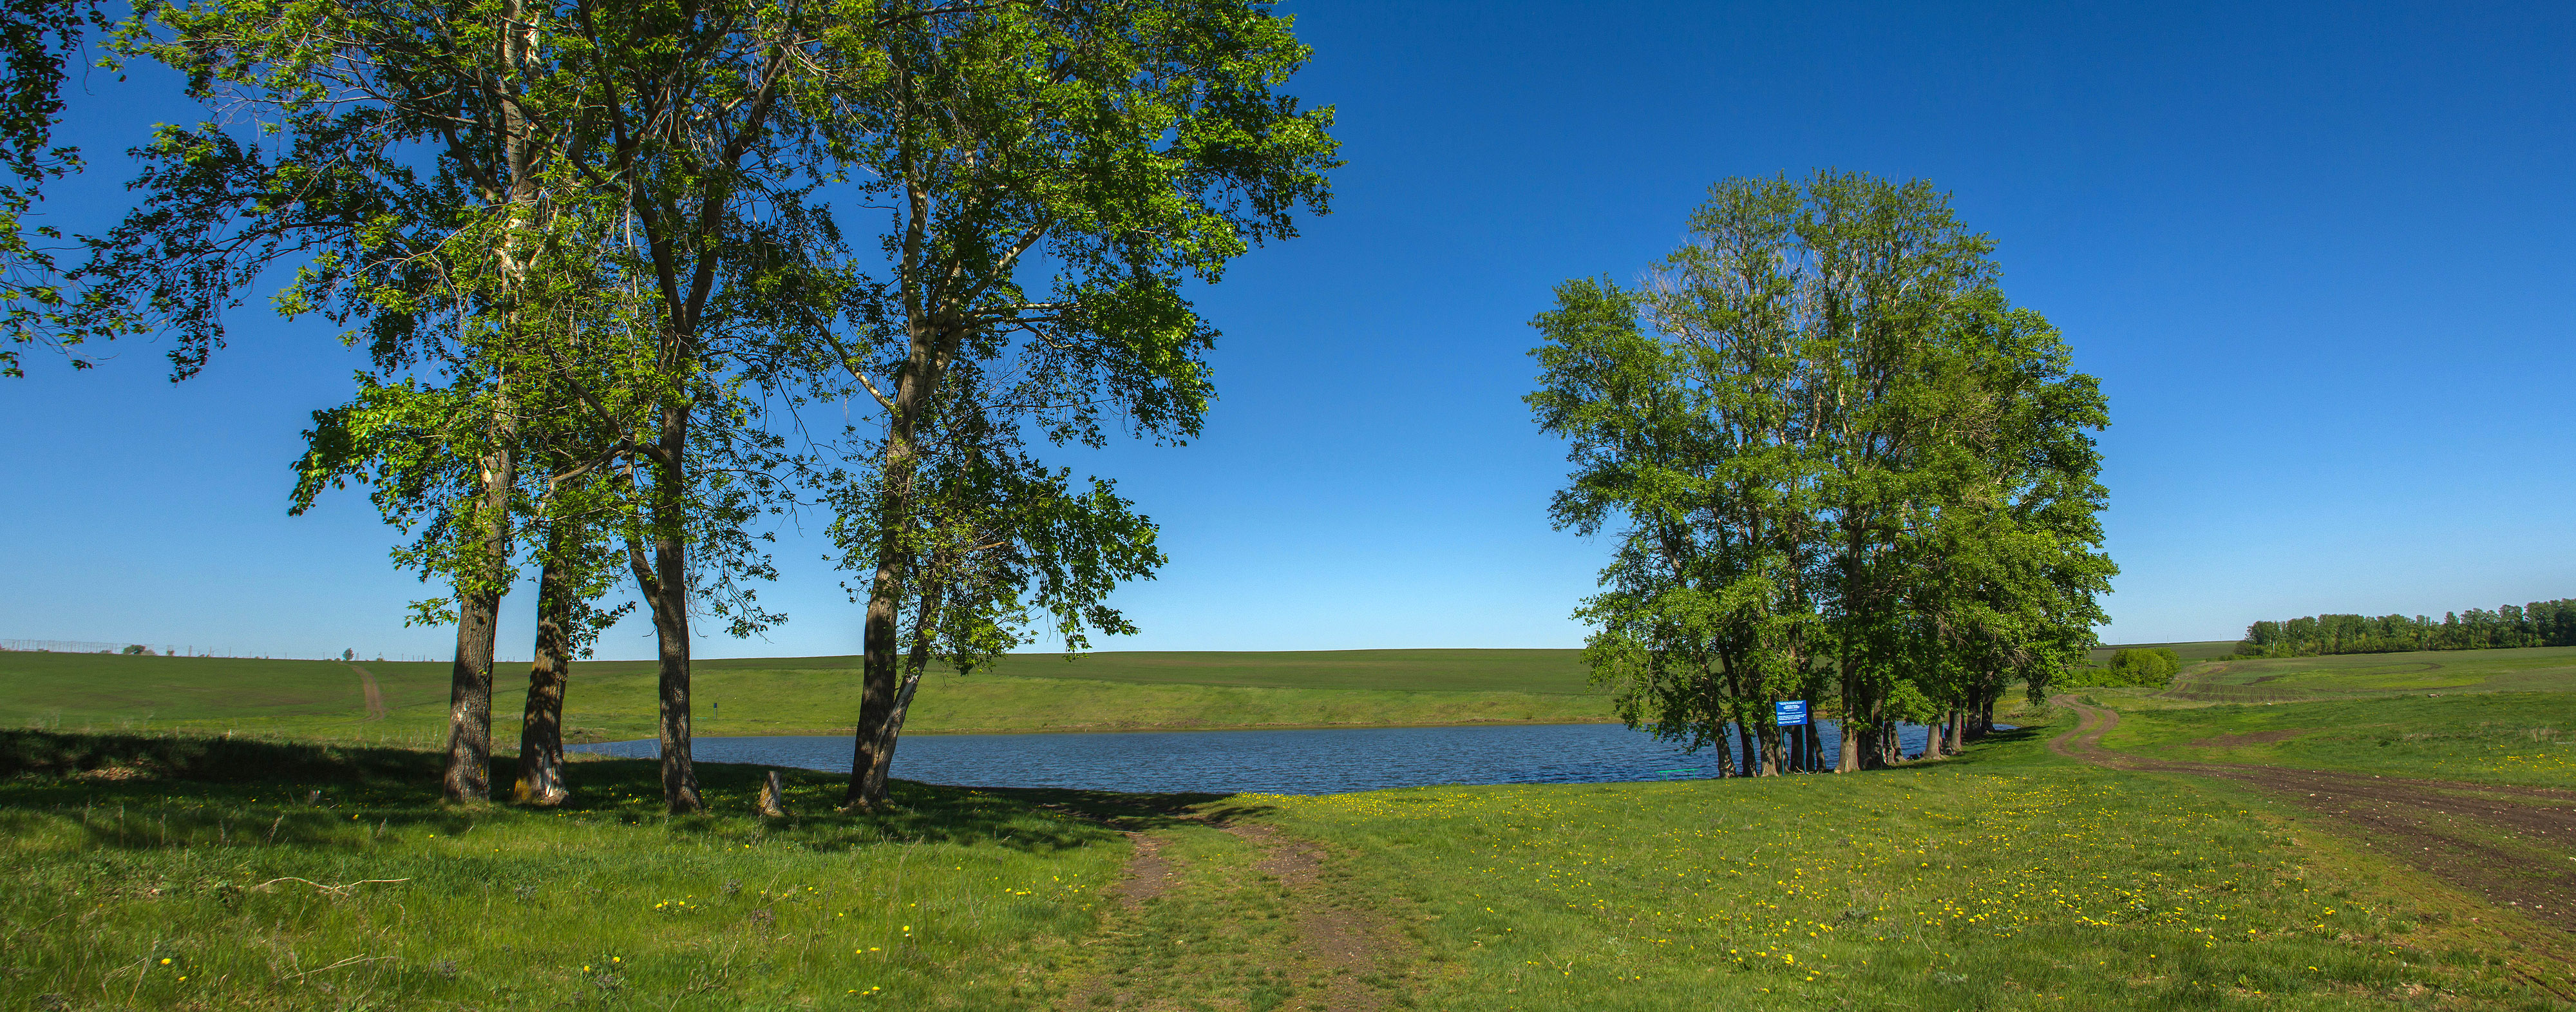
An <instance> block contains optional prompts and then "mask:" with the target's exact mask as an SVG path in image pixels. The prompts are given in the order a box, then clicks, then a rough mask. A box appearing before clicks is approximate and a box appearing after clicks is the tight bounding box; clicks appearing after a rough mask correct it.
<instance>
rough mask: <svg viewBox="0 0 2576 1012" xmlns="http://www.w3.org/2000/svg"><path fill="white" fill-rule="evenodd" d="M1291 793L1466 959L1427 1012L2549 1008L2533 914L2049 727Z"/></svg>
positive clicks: (1305, 826)
mask: <svg viewBox="0 0 2576 1012" xmlns="http://www.w3.org/2000/svg"><path fill="white" fill-rule="evenodd" d="M1276 805H1277V808H1278V814H1277V815H1276V816H1275V818H1277V819H1279V820H1280V821H1281V822H1282V823H1283V824H1284V825H1286V826H1288V827H1290V828H1291V829H1293V830H1294V831H1296V832H1298V833H1301V834H1308V835H1312V836H1314V837H1316V838H1319V839H1323V840H1326V841H1329V842H1331V843H1333V844H1336V845H1338V846H1340V847H1342V848H1345V849H1346V851H1347V852H1348V853H1351V854H1353V855H1354V858H1353V864H1354V865H1355V866H1356V867H1357V868H1359V869H1360V871H1359V881H1358V883H1357V884H1356V886H1355V887H1356V888H1357V889H1359V890H1360V891H1378V890H1383V891H1386V892H1388V893H1391V894H1393V895H1397V896H1401V897H1403V899H1404V908H1405V909H1406V910H1408V911H1411V912H1413V913H1414V922H1415V924H1416V925H1417V926H1418V935H1419V937H1420V938H1421V940H1422V944H1423V946H1424V948H1425V950H1426V953H1427V955H1428V957H1429V958H1431V959H1433V960H1435V961H1437V962H1441V963H1447V964H1450V965H1451V967H1452V968H1450V969H1447V970H1445V971H1444V972H1439V973H1435V974H1431V975H1429V979H1430V980H1431V982H1432V983H1431V984H1430V986H1429V988H1428V994H1427V995H1426V1000H1425V1004H1426V1005H1429V1006H1431V1007H1436V1008H1447V1009H1572V1008H1585V1009H1640V1010H1643V1009H1678V1008H1841V1007H1857V1008H1918V1009H1935V1008H1958V1009H1964V1008H2065V1009H2096V1008H2225V1007H2243V1008H2256V1007H2261V1008H2287V1009H2309V1008H2370V1007H2408V1006H2412V1005H2416V1004H2419V1002H2418V1001H2416V1000H2414V999H2417V998H2419V997H2427V996H2431V995H2434V994H2436V993H2439V994H2441V995H2442V996H2443V998H2442V1001H2443V1002H2445V1003H2446V1005H2447V1006H2449V1007H2527V1008H2543V1007H2555V1006H2554V1004H2553V1003H2552V1002H2551V1000H2549V999H2547V998H2546V996H2540V995H2532V994H2528V993H2526V992H2524V991H2523V990H2522V988H2521V986H2520V985H2518V984H2516V983H2514V982H2513V981H2512V980H2510V979H2509V978H2508V976H2507V975H2506V974H2505V973H2503V972H2502V971H2501V969H2500V961H2501V960H2502V958H2503V956H2504V954H2505V953H2508V952H2510V951H2511V950H2512V947H2513V945H2514V942H2513V936H2514V933H2515V932H2516V931H2518V930H2522V929H2525V928H2527V927H2529V926H2528V925H2523V924H2519V923H2517V922H2515V921H2514V920H2513V919H2512V915H2509V914H2505V915H2498V914H2497V913H2495V912H2493V911H2492V910H2491V908H2489V907H2487V905H2486V904H2483V903H2479V902H2476V901H2474V900H2468V899H2465V898H2463V897H2460V896H2459V895H2457V894H2455V893H2451V892H2449V891H2447V890H2445V889H2443V888H2441V887H2440V885H2439V884H2438V883H2433V882H2430V881H2428V880H2424V879H2421V878H2419V877H2417V876H2413V875H2411V874H2408V873H2406V872H2404V871H2402V870H2399V869H2395V868H2392V867H2390V866H2388V865H2387V864H2385V863H2383V862H2381V861H2379V860H2377V859H2375V858H2374V857H2372V856H2370V855H2366V854H2363V853H2360V852H2358V851H2357V850H2355V849H2354V848H2351V847H2350V846H2348V845H2346V844H2345V843H2344V842H2342V841H2340V840H2337V839H2334V838H2332V837H2328V836H2324V835H2321V834H2317V833H2313V832H2309V831H2306V830H2304V829H2301V828H2299V827H2297V826H2295V825H2294V824H2293V823H2291V822H2290V821H2288V820H2287V819H2286V818H2284V817H2283V816H2282V815H2281V814H2280V813H2277V812H2274V811H2272V810H2270V809H2269V807H2268V806H2266V805H2265V804H2264V803H2262V802H2261V801H2259V800H2256V799H2252V798H2249V797H2246V796H2242V795H2237V794H2234V793H2231V792H2228V791H2225V790H2223V789H2215V788H2208V787H2202V786H2197V785H2190V784H2186V783H2184V782H2180V781H2176V780H2171V779H2159V778H2153V777H2147V776H2141V775H2137V774H2130V773H2122V772H2117V771H2110V770H2101V769H2094V768H2090V767H2076V766H2072V765H2070V764H2068V763H2066V761H2064V760H2060V759H2056V758H2055V757H2052V756H2048V755H2046V754H2045V753H2043V752H2041V751H2040V750H2039V749H2038V747H2037V741H2036V736H2035V735H2029V734H2024V735H2022V736H2020V737H2019V738H2018V739H2017V740H2009V741H2004V742H1998V743H1996V744H1994V745H1991V746H1986V747H1983V748H1981V749H1980V750H1979V751H1978V753H1977V754H1976V755H1975V756H1973V757H1972V758H1969V759H1966V760H1953V761H1950V762H1947V763H1938V764H1932V765H1929V766H1924V767H1916V768H1907V769H1900V770H1893V771H1888V772H1884V773H1878V774H1870V775H1865V776H1854V777H1796V778H1787V779H1778V780H1763V781H1735V782H1726V783H1682V784H1622V785H1604V786H1590V787H1487V788H1430V789H1421V790H1407V791H1383V792H1375V793H1370V794H1356V795H1343V796H1338V797H1322V798H1296V799H1287V798H1283V799H1278V800H1277V801H1276ZM2480 915H2483V916H2484V920H2482V921H2481V920H2475V919H2473V918H2475V917H2478V916H2480ZM2499 916H2502V917H2503V918H2504V919H2503V920H2499V919H2498V917H2499ZM2543 930H2546V929H2543ZM2425 1004H2429V1002H2426V1003H2425Z"/></svg>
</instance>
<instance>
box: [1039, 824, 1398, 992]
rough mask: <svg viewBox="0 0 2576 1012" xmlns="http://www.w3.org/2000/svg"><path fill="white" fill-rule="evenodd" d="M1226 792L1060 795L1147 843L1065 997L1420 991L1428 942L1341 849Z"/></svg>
mask: <svg viewBox="0 0 2576 1012" xmlns="http://www.w3.org/2000/svg"><path fill="white" fill-rule="evenodd" d="M1214 797H1215V796H1213V795H1162V796H1152V797H1147V796H1136V795H1129V796H1124V797H1121V798H1117V799H1114V800H1106V799H1105V796H1104V799H1095V800H1094V801H1093V802H1092V803H1090V804H1082V805H1049V806H1048V807H1051V808H1055V809H1057V810H1058V811H1062V812H1065V813H1066V814H1069V815H1073V816H1075V817H1077V818H1083V819H1086V820H1090V821H1094V822H1097V823H1099V824H1101V825H1104V826H1107V827H1109V828H1112V829H1115V830H1118V831H1119V832H1121V833H1124V834H1126V836H1127V837H1128V839H1129V841H1130V842H1131V843H1132V845H1133V846H1134V847H1135V850H1134V851H1133V853H1132V854H1131V855H1130V856H1129V858H1128V860H1127V867H1126V869H1125V874H1124V875H1123V876H1122V878H1121V880H1120V881H1118V882H1117V883H1115V884H1113V885H1110V886H1109V887H1108V888H1107V889H1106V890H1105V891H1106V892H1107V894H1108V895H1109V896H1111V897H1113V898H1114V899H1115V900H1116V906H1115V907H1113V908H1112V909H1111V910H1109V911H1108V916H1107V920H1106V921H1105V922H1104V924H1103V931H1102V933H1101V935H1100V936H1099V937H1097V938H1094V939H1091V940H1087V941H1085V942H1083V943H1082V948H1083V949H1084V950H1086V951H1085V954H1084V955H1083V956H1082V957H1081V958H1079V959H1078V960H1077V961H1076V963H1075V964H1074V965H1073V966H1071V967H1068V968H1067V972H1066V973H1065V974H1064V976H1063V979H1062V980H1060V981H1059V983H1061V984H1063V985H1064V986H1065V990H1064V991H1063V992H1061V996H1060V997H1059V999H1058V1000H1057V1001H1056V1002H1055V1003H1054V1004H1055V1007H1056V1008H1059V1009H1065V1010H1083V1012H1088V1010H1092V1009H1099V1008H1114V1009H1132V1010H1151V1012H1180V1010H1184V1009H1199V1008H1214V1009H1245V1008H1278V1009H1283V1010H1285V1009H1308V1010H1312V1009H1328V1010H1331V1012H1376V1010H1380V1009H1384V1008H1386V1007H1387V1006H1388V1005H1389V1004H1390V1002H1391V1001H1393V999H1395V998H1397V997H1398V996H1400V995H1404V994H1407V993H1409V992H1412V991H1414V990H1416V984H1417V981H1416V980H1415V979H1414V977H1413V970H1414V968H1413V967H1412V966H1411V964H1412V962H1413V954H1414V953H1413V950H1414V948H1415V945H1416V943H1415V942H1414V941H1413V940H1412V939H1410V938H1408V937H1407V936H1406V935H1405V933H1404V931H1403V930H1402V929H1401V928H1400V927H1399V926H1398V923H1397V921H1396V920H1395V918H1393V917H1391V916H1389V915H1388V914H1387V913H1386V912H1385V911H1383V910H1381V909H1379V906H1380V904H1379V903H1378V902H1377V901H1376V898H1373V897H1366V896H1362V895H1360V894H1357V893H1355V892H1353V891H1351V890H1349V889H1347V888H1343V887H1340V886H1338V885H1337V884H1336V882H1335V881H1334V879H1335V876H1334V874H1333V872H1332V870H1331V862H1332V860H1333V855H1331V854H1330V853H1328V852H1327V851H1326V850H1325V848H1324V847H1323V846H1321V845H1319V844H1316V843H1314V842H1312V841H1309V840H1305V839H1302V838H1299V837H1296V836H1292V835H1290V834H1288V833H1286V832H1283V831H1281V830H1280V829H1279V828H1278V827H1276V826H1273V825H1270V824H1268V823H1265V822H1259V821H1254V820H1251V819H1246V818H1243V817H1241V816H1242V814H1243V813H1242V812H1241V811H1240V810H1239V809H1238V808H1235V807H1231V806H1224V805H1211V804H1209V803H1208V801H1209V800H1210V799H1213V798H1214Z"/></svg>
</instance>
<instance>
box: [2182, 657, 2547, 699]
mask: <svg viewBox="0 0 2576 1012" xmlns="http://www.w3.org/2000/svg"><path fill="white" fill-rule="evenodd" d="M2569 691H2576V647H2523V648H2520V649H2512V650H2429V651H2419V652H2411V653H2399V654H2341V655H2337V656H2332V657H2278V658H2248V659H2241V660H2233V659H2231V660H2223V661H2216V662H2211V663H2207V664H2201V665H2195V666H2193V667H2191V668H2189V669H2186V670H2185V671H2183V672H2182V674H2181V675H2180V676H2178V677H2177V678H2176V679H2175V680H2174V686H2173V689H2172V690H2171V691H2170V692H2167V693H2165V695H2167V696H2169V697H2171V698H2175V699H2181V700H2188V701H2198V702H2231V703H2266V702H2275V703H2277V702H2304V701H2309V700H2318V699H2336V698H2360V697H2368V696H2384V695H2395V694H2402V693H2419V694H2420V693H2425V692H2442V693H2453V692H2569Z"/></svg>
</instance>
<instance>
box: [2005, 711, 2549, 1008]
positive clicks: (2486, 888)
mask: <svg viewBox="0 0 2576 1012" xmlns="http://www.w3.org/2000/svg"><path fill="white" fill-rule="evenodd" d="M2056 702H2057V703H2058V704H2059V705H2061V706H2065V707H2068V708H2070V709H2072V710H2074V711H2075V713H2076V715H2077V716H2078V718H2079V720H2078V722H2077V723H2076V725H2075V729H2074V730H2072V731H2068V732H2066V733H2065V734H2062V735H2059V736H2058V737H2057V738H2056V740H2054V741H2051V742H2049V743H2048V747H2049V749H2050V750H2052V751H2054V752H2056V753H2057V754H2059V755H2063V756H2067V757H2069V758H2073V759H2080V760H2083V761H2085V762H2090V763H2094V764H2096V765H2101V766H2109V767H2113V768H2116V769H2127V770H2141V771H2148V772H2162V773H2188V774H2193V775H2197V776H2205V777H2215V778H2218V779H2222V780H2228V781H2233V782H2236V783H2241V784H2245V785H2247V786H2250V787H2256V788H2260V789H2262V790H2265V791H2267V792H2269V793H2271V794H2273V795H2274V796H2276V797H2279V798H2280V799H2281V800H2283V801H2285V802H2288V803H2289V804H2291V805H2294V806H2296V807H2299V808H2304V809H2306V810H2308V811H2309V812H2311V813H2314V814H2316V815H2319V816H2323V817H2325V818H2327V819H2329V820H2332V821H2334V822H2337V823H2340V824H2342V826H2343V828H2345V829H2346V830H2348V831H2349V835H2351V836H2353V837H2355V838H2356V839H2357V840H2358V841H2359V842H2360V843H2361V844H2362V845H2363V846H2366V847H2368V848H2370V849H2372V850H2375V851H2379V852H2381V853H2384V854H2387V855H2389V856H2391V857H2394V858H2396V859H2398V860H2399V861H2402V862H2404V863H2406V864H2408V865H2411V866H2413V867H2415V868H2417V869H2420V870H2422V871H2424V872H2426V873H2429V874H2431V875H2433V876H2434V877H2436V878H2439V879H2441V880H2443V881H2445V882H2449V883H2450V884H2452V885H2455V886H2458V887H2460V888H2462V889H2465V890H2468V891H2469V892H2472V893H2475V894H2477V895H2480V896H2484V897H2486V898H2487V899H2488V900H2489V901H2491V902H2493V903H2495V904H2496V905H2498V906H2504V907H2510V908H2512V909H2515V910H2520V911H2523V912H2525V913H2527V914H2528V915H2530V916H2531V917H2532V918H2533V919H2535V920H2538V921H2540V922H2542V923H2544V924H2548V925H2551V926H2553V927H2556V928H2558V929H2559V930H2560V931H2563V932H2567V933H2568V937H2562V938H2560V939H2558V940H2556V941H2555V943H2554V944H2548V945H2545V946H2539V945H2536V946H2535V948H2539V949H2542V950H2544V951H2546V953H2547V954H2548V955H2549V956H2550V957H2551V960H2550V961H2551V962H2554V963H2556V964H2557V965H2556V966H2555V967H2553V968H2548V969H2541V968H2538V967H2534V968H2530V969H2528V970H2527V971H2526V972H2527V973H2529V974H2530V975H2531V976H2534V977H2535V979H2539V978H2543V977H2546V978H2548V979H2546V980H2542V981H2541V982H2542V983H2545V984H2547V985H2549V986H2551V987H2552V989H2553V990H2561V991H2562V993H2566V992H2565V989H2568V988H2570V986H2571V981H2576V974H2571V972H2570V970H2571V968H2570V966H2569V965H2568V963H2569V957H2570V956H2571V955H2576V791H2564V790H2553V789H2550V788H2545V787H2510V786H2504V785H2499V784H2471V783H2459V782H2453V781H2442V780H2410V779H2404V778H2399V777H2382V776H2372V775H2370V774H2366V773H2337V772H2329V771H2324V770H2299V769H2289V768H2286V767H2280V766H2256V765H2243V764H2236V763H2201V762H2171V761H2166V760H2159V759H2148V758H2144V757H2141V756H2134V755H2127V754H2124V753H2120V752H2113V751H2110V750H2108V749H2105V748H2103V747H2102V744H2101V742H2102V736H2103V735H2104V734H2105V733H2107V732H2109V731H2110V730H2111V729H2112V728H2115V727H2118V726H2120V715H2119V714H2117V713H2114V712H2112V711H2110V710H2107V709H2103V708H2100V707H2094V706H2086V705H2084V704H2082V703H2078V702H2076V701H2075V700H2074V699H2073V698H2071V697H2068V696H2059V697H2057V698H2056ZM2533 941H2534V942H2539V941H2540V940H2536V939H2535V940H2533ZM2534 970H2536V971H2538V972H2532V971H2534Z"/></svg>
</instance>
